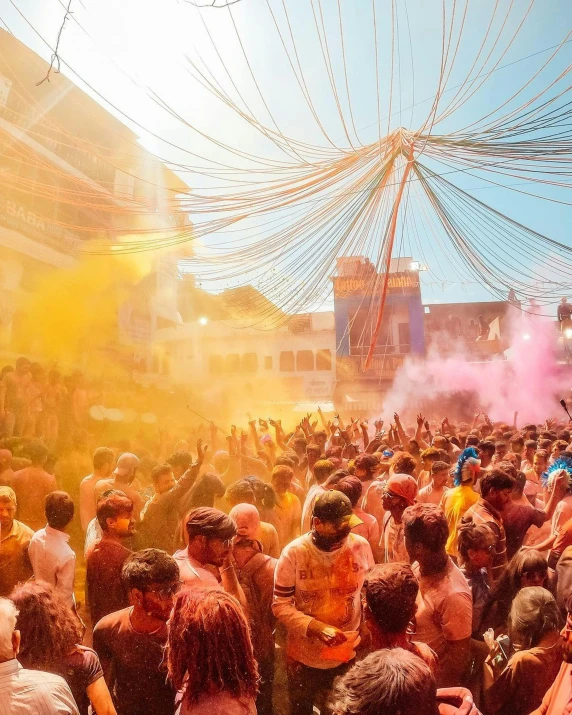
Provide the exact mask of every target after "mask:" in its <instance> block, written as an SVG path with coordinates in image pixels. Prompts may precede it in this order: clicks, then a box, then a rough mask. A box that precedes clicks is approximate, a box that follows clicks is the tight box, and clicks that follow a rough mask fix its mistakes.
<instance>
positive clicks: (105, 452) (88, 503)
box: [79, 447, 116, 531]
mask: <svg viewBox="0 0 572 715" xmlns="http://www.w3.org/2000/svg"><path fill="white" fill-rule="evenodd" d="M115 461H116V459H115V452H114V451H113V450H112V449H109V447H98V448H97V449H96V450H95V452H94V453H93V472H92V474H89V475H88V476H87V477H84V478H83V479H82V480H81V482H80V484H79V516H80V520H81V528H82V529H83V530H84V531H87V527H88V524H89V522H90V521H91V520H92V519H95V512H96V510H97V503H96V498H95V485H96V484H97V482H99V481H101V480H102V479H109V478H110V477H111V473H112V472H113V469H114V467H115Z"/></svg>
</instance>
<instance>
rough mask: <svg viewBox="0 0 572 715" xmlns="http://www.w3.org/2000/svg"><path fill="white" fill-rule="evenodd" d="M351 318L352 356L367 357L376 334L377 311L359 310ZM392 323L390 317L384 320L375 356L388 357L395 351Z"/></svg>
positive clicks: (376, 344) (375, 347) (375, 348)
mask: <svg viewBox="0 0 572 715" xmlns="http://www.w3.org/2000/svg"><path fill="white" fill-rule="evenodd" d="M349 317H350V324H349V338H350V355H362V356H365V355H367V354H368V352H369V348H370V345H371V341H372V339H373V334H374V332H375V326H376V323H377V311H375V310H370V309H369V308H359V309H358V310H356V311H355V312H354V313H353V315H352V314H350V316H349ZM391 322H392V321H391V315H390V316H389V317H387V318H384V319H383V321H382V323H381V329H380V331H379V333H378V336H377V340H376V343H375V346H374V354H375V355H387V354H389V353H392V352H394V350H395V347H394V345H393V340H392V339H391Z"/></svg>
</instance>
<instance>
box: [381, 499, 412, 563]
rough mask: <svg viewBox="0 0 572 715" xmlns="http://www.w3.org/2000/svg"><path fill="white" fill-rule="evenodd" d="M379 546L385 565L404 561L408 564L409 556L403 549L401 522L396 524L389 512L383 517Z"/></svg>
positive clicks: (403, 540)
mask: <svg viewBox="0 0 572 715" xmlns="http://www.w3.org/2000/svg"><path fill="white" fill-rule="evenodd" d="M379 545H380V546H381V548H382V549H383V562H384V563H386V564H391V563H395V562H397V561H404V562H405V563H409V554H408V553H407V549H406V548H405V534H404V531H403V522H400V523H399V524H397V523H396V521H395V519H394V518H393V517H392V516H391V514H390V512H386V513H385V516H384V517H383V528H382V529H381V539H380V542H379Z"/></svg>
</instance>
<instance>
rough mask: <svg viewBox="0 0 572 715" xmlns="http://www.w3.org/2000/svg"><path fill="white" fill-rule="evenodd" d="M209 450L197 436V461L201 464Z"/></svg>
mask: <svg viewBox="0 0 572 715" xmlns="http://www.w3.org/2000/svg"><path fill="white" fill-rule="evenodd" d="M208 451H209V447H208V445H207V444H205V445H204V446H203V440H202V439H201V438H199V439H198V440H197V462H200V463H201V464H202V463H203V462H204V461H205V456H206V454H207V452H208Z"/></svg>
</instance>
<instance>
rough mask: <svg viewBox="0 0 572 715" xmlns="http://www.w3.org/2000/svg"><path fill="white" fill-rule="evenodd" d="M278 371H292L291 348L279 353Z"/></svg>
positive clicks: (292, 355) (292, 356) (292, 357)
mask: <svg viewBox="0 0 572 715" xmlns="http://www.w3.org/2000/svg"><path fill="white" fill-rule="evenodd" d="M280 372H294V353H293V352H292V351H291V350H285V351H284V352H281V353H280Z"/></svg>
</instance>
